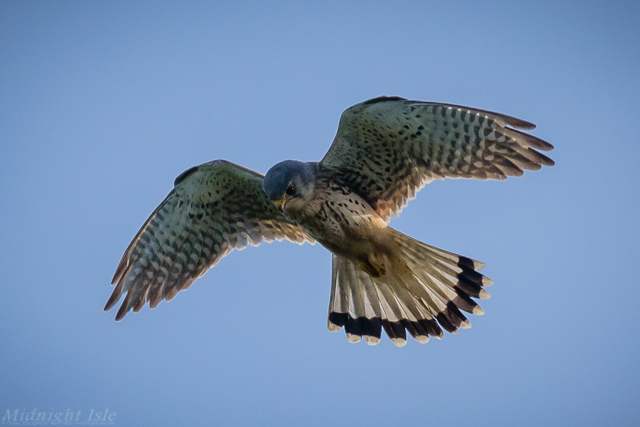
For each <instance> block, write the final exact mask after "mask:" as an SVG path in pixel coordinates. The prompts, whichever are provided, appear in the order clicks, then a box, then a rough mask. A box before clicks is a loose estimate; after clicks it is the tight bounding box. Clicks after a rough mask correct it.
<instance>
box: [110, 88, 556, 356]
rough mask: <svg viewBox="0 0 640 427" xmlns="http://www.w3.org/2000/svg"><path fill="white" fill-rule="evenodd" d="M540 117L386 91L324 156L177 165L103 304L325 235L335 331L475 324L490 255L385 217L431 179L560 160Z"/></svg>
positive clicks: (370, 335) (360, 109) (397, 337)
mask: <svg viewBox="0 0 640 427" xmlns="http://www.w3.org/2000/svg"><path fill="white" fill-rule="evenodd" d="M534 128H535V125H533V124H532V123H529V122H526V121H524V120H520V119H517V118H515V117H511V116H507V115H504V114H498V113H492V112H489V111H484V110H477V109H473V108H468V107H462V106H458V105H449V104H440V103H434V102H420V101H409V100H406V99H404V98H399V97H379V98H375V99H371V100H368V101H365V102H362V103H360V104H357V105H354V106H352V107H350V108H348V109H347V110H346V111H344V113H343V114H342V117H341V118H340V125H339V127H338V133H337V135H336V137H335V139H334V141H333V144H332V145H331V147H330V148H329V151H328V152H327V154H326V155H325V156H324V158H323V159H322V160H321V161H320V162H308V163H304V162H299V161H294V160H287V161H284V162H281V163H278V164H276V165H275V166H273V167H272V168H271V169H269V171H268V172H267V174H266V176H263V175H261V174H259V173H257V172H254V171H251V170H248V169H245V168H243V167H241V166H238V165H236V164H233V163H230V162H227V161H224V160H215V161H213V162H209V163H205V164H202V165H200V166H196V167H193V168H191V169H188V170H187V171H185V172H183V173H182V174H180V175H179V176H178V177H177V178H176V180H175V183H174V188H173V190H171V192H170V193H169V195H168V196H167V197H166V198H165V199H164V200H163V201H162V203H160V206H158V207H157V208H156V210H155V211H153V213H152V214H151V216H150V217H149V219H147V221H146V222H145V224H144V225H143V226H142V228H141V229H140V231H138V234H137V235H136V236H135V237H134V239H133V241H132V242H131V244H130V245H129V247H128V248H127V250H126V251H125V253H124V255H123V256H122V259H121V261H120V264H119V265H118V268H117V270H116V273H115V276H114V278H113V281H112V284H114V285H115V289H114V291H113V294H112V295H111V297H110V298H109V301H108V302H107V304H106V306H105V311H106V310H109V309H111V308H112V307H113V306H114V305H115V304H116V303H117V302H118V300H119V299H120V297H121V295H122V294H123V293H125V292H126V296H125V298H124V301H123V303H122V305H121V306H120V309H119V310H118V313H117V315H116V320H121V319H122V318H123V317H124V316H125V315H126V314H127V312H128V311H129V310H130V309H132V308H133V311H135V312H137V311H139V310H140V309H142V307H143V306H144V305H145V303H146V302H147V301H148V302H149V305H150V307H151V308H154V307H156V306H157V305H158V303H160V301H162V300H163V299H166V300H167V301H169V300H171V299H172V298H173V297H174V296H175V295H176V294H177V293H178V291H180V290H184V289H187V288H188V287H189V286H190V285H191V284H192V283H193V282H194V281H195V280H196V279H198V278H199V277H200V276H202V275H203V274H204V273H205V272H206V271H207V270H208V269H210V268H211V267H213V266H214V265H215V264H216V263H217V262H218V261H220V260H221V259H222V258H223V257H224V256H225V255H227V254H228V253H229V252H230V251H231V250H233V249H243V248H244V247H245V246H247V244H249V245H253V246H257V245H259V244H260V243H261V242H263V241H266V242H271V241H273V240H278V241H281V240H283V239H287V240H289V241H292V242H295V243H298V244H302V243H304V242H309V243H312V244H313V243H315V242H316V241H317V242H319V243H320V244H321V245H322V246H324V247H325V248H327V249H328V250H329V251H331V252H332V254H333V259H332V264H333V266H332V281H331V298H330V302H329V321H328V324H329V330H331V331H337V330H339V329H341V328H342V327H343V326H344V328H345V331H346V335H347V338H348V340H349V341H351V342H357V341H360V339H361V338H363V337H364V339H365V341H366V342H367V343H368V344H377V343H378V342H379V341H380V337H381V333H382V329H383V328H384V330H385V331H386V333H387V335H388V336H389V338H390V339H391V341H392V342H393V343H394V344H395V345H397V346H402V345H404V344H405V343H406V331H409V333H410V334H411V336H413V337H414V338H415V339H416V340H417V341H418V342H421V343H426V342H427V341H429V337H430V336H432V337H436V338H442V336H443V331H442V330H443V329H444V330H446V331H448V332H450V333H457V332H458V328H462V329H465V328H469V327H470V326H471V325H470V323H469V321H468V320H467V318H466V317H465V315H464V314H463V313H462V311H464V312H467V313H472V314H476V315H480V314H483V313H484V311H483V310H482V308H480V306H479V305H478V303H477V302H476V301H475V300H474V299H486V298H489V293H488V292H487V291H486V290H485V289H484V288H485V287H487V286H490V285H491V284H492V281H491V280H490V279H489V278H487V277H486V276H483V275H482V274H480V273H479V272H478V271H479V270H481V269H482V268H483V267H484V264H483V263H481V262H479V261H475V260H473V259H470V258H467V257H464V256H460V255H456V254H454V253H451V252H447V251H444V250H442V249H438V248H435V247H433V246H430V245H427V244H425V243H422V242H419V241H417V240H415V239H412V238H411V237H409V236H407V235H405V234H402V233H401V232H399V231H397V230H395V229H393V228H391V227H390V226H389V225H388V222H389V218H390V217H392V216H396V215H397V214H398V213H399V212H400V211H401V210H402V208H403V207H404V206H405V205H406V203H407V202H408V201H409V200H411V199H413V198H414V197H415V194H416V193H417V192H418V190H420V189H421V188H422V187H423V186H424V185H425V184H427V183H429V182H431V181H433V180H434V179H438V180H442V179H444V178H475V179H502V180H503V179H506V178H507V177H508V176H521V175H522V174H523V170H539V169H541V167H542V165H545V166H553V165H554V162H553V160H551V159H550V158H548V157H547V156H545V155H543V154H542V153H540V152H539V151H537V150H552V149H553V146H552V145H551V144H549V143H547V142H545V141H543V140H541V139H539V138H536V137H534V136H532V135H529V134H526V133H523V132H521V131H519V130H517V129H534Z"/></svg>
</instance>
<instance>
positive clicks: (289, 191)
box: [285, 183, 296, 196]
mask: <svg viewBox="0 0 640 427" xmlns="http://www.w3.org/2000/svg"><path fill="white" fill-rule="evenodd" d="M295 192H296V185H295V184H293V183H291V184H289V186H288V187H287V191H285V193H287V195H288V196H293V194H294V193H295Z"/></svg>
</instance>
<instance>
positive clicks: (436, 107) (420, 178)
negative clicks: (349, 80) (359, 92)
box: [320, 97, 554, 218]
mask: <svg viewBox="0 0 640 427" xmlns="http://www.w3.org/2000/svg"><path fill="white" fill-rule="evenodd" d="M534 128H535V125H534V124H532V123H529V122H526V121H524V120H520V119H517V118H515V117H511V116H507V115H504V114H498V113H492V112H489V111H484V110H477V109H473V108H468V107H462V106H458V105H449V104H439V103H434V102H420V101H409V100H406V99H404V98H399V97H380V98H374V99H371V100H369V101H365V102H363V103H360V104H356V105H354V106H352V107H350V108H348V109H347V110H346V111H345V112H344V113H342V117H341V118H340V125H339V127H338V133H337V135H336V137H335V139H334V141H333V144H332V145H331V147H330V148H329V151H328V152H327V154H326V155H325V156H324V158H323V159H322V161H321V162H320V166H321V167H324V168H326V169H332V170H336V171H337V172H338V173H339V174H340V177H341V178H342V179H343V180H344V181H345V182H346V183H347V184H348V185H349V186H350V187H351V188H352V189H353V190H354V191H356V192H357V193H358V194H359V195H360V196H361V197H363V198H364V199H365V200H367V201H368V202H369V203H370V204H371V206H372V207H373V208H374V209H376V211H377V212H378V213H379V214H380V215H381V216H382V217H383V218H388V217H389V216H395V215H397V214H398V213H399V212H400V211H401V210H402V208H403V207H404V205H406V203H407V201H408V200H410V199H412V198H414V197H415V194H416V192H417V191H418V190H420V189H421V188H422V187H423V186H424V185H425V184H427V183H429V182H431V181H433V180H434V179H444V178H447V177H449V178H475V179H506V177H508V176H521V175H522V174H523V170H526V169H529V170H539V169H540V168H541V167H542V165H545V166H553V165H554V162H553V160H551V159H550V158H548V157H547V156H545V155H544V154H542V153H540V152H539V151H537V150H545V151H546V150H552V149H553V146H552V145H551V144H549V143H548V142H545V141H543V140H541V139H539V138H536V137H534V136H532V135H529V134H526V133H524V132H521V131H519V130H517V129H534Z"/></svg>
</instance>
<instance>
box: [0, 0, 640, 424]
mask: <svg viewBox="0 0 640 427" xmlns="http://www.w3.org/2000/svg"><path fill="white" fill-rule="evenodd" d="M639 18H640V13H639V10H638V6H637V4H636V3H635V2H587V1H585V2H558V1H553V2H528V3H525V2H506V1H505V2H427V1H424V2H419V1H415V2H411V1H394V2H375V1H374V2H364V1H363V2H342V1H329V2H280V3H270V2H243V1H237V2H204V1H203V2H118V1H109V2H85V1H77V2H67V1H48V2H28V1H3V2H1V3H0V162H1V165H2V166H1V167H0V195H1V199H0V200H1V202H0V218H1V221H0V271H1V272H2V276H1V283H2V298H1V299H0V325H1V326H0V332H1V342H2V350H1V351H0V369H1V371H0V376H1V377H0V378H1V379H0V411H2V416H4V415H5V413H6V410H7V409H10V410H12V411H13V410H15V409H19V410H23V409H24V410H26V411H30V410H32V409H34V408H36V409H37V410H39V411H65V410H67V409H71V410H72V411H78V410H80V411H83V414H88V412H89V411H90V410H91V409H97V410H104V409H107V408H108V409H109V411H112V412H116V414H117V418H116V419H115V424H116V425H123V426H124V425H145V424H146V425H150V424H157V425H179V424H183V425H184V424H198V423H199V424H210V425H278V426H299V425H318V426H326V425H349V426H360V425H421V426H425V425H466V424H475V425H484V426H500V425H505V426H513V425H532V426H539V425H581V426H589V425H593V426H600V425H638V424H640V404H639V402H640V392H639V389H638V383H639V382H640V368H639V367H638V360H639V357H640V348H639V344H640V343H639V334H638V328H637V326H636V325H637V323H638V321H637V313H638V310H637V304H638V301H639V299H640V298H639V297H640V280H639V279H638V274H637V268H638V257H639V255H640V253H639V252H640V251H639V250H638V239H639V238H640V227H639V226H638V218H640V208H639V201H640V191H639V190H640V188H639V179H638V178H639V175H640V174H639V172H638V166H637V165H638V160H639V158H640V148H639V147H640V144H639V140H638V124H639V123H640V114H639V109H638V101H640V90H639V84H638V82H639V76H640V54H639V53H640V51H639V50H638V46H640V27H639V26H638V20H639ZM383 94H385V95H399V96H404V97H408V98H412V99H420V100H430V101H440V102H450V103H456V104H463V105H469V106H474V107H477V108H482V109H489V110H495V111H499V112H503V113H507V114H510V115H514V116H517V117H521V118H523V119H526V120H529V121H532V122H534V123H536V124H538V129H537V130H535V131H534V134H535V135H537V136H539V137H541V138H543V139H545V140H547V141H549V142H551V143H553V144H554V145H555V146H556V150H555V151H553V152H552V154H551V156H552V158H553V159H554V160H555V161H556V162H557V165H556V166H555V167H553V168H546V169H543V170H542V171H540V172H535V173H529V172H528V173H526V174H525V176H524V177H523V178H519V179H509V180H507V181H505V182H493V181H492V182H475V181H461V180H457V181H456V180H450V181H445V182H437V183H434V184H432V185H429V186H428V187H427V188H425V189H423V190H422V192H421V193H420V194H419V196H418V198H417V199H416V200H414V201H413V202H412V203H411V204H410V205H409V206H408V207H407V208H406V209H405V210H404V211H403V213H402V216H401V217H399V218H397V219H394V220H393V221H392V225H393V226H394V227H396V228H398V229H400V230H401V231H403V232H405V233H407V234H410V235H411V236H414V237H416V238H418V239H420V240H422V241H425V242H428V243H430V244H433V245H436V246H439V247H442V248H444V249H447V250H450V251H454V252H457V253H460V254H464V255H467V256H470V257H473V258H476V259H479V260H482V261H484V262H486V263H487V267H486V270H485V271H486V274H487V275H488V276H489V277H491V278H492V279H493V280H494V281H495V285H494V286H493V287H492V288H491V293H492V298H491V299H490V300H488V301H485V302H484V304H483V307H484V309H485V311H486V315H484V316H482V317H473V318H472V319H471V321H472V324H473V328H472V329H471V330H465V331H462V332H461V334H460V335H458V336H452V335H446V336H445V338H444V339H443V340H441V341H437V340H432V341H431V342H430V343H429V344H427V345H420V344H418V343H416V342H415V341H410V342H408V344H407V345H406V346H405V347H404V348H401V349H398V348H396V347H394V346H393V345H392V344H391V343H390V341H389V340H388V339H386V338H385V339H383V341H382V342H381V344H380V345H378V346H376V347H369V346H367V345H365V344H364V343H360V344H357V345H352V344H349V343H348V342H347V340H346V338H345V336H344V332H342V331H341V332H339V333H330V332H328V331H327V329H326V316H327V309H328V301H329V289H330V254H329V252H328V251H326V250H325V249H323V248H322V247H321V246H319V245H317V246H313V247H312V246H309V245H307V246H304V247H298V246H296V245H292V244H288V243H280V244H272V245H263V246H261V247H260V248H249V249H247V250H245V251H243V252H234V253H232V254H231V255H230V256H228V257H227V258H225V259H224V260H223V261H222V262H221V263H220V264H219V265H218V266H216V268H215V269H213V270H211V271H209V272H208V273H207V274H206V276H204V277H203V278H202V279H200V280H199V281H198V282H197V283H196V284H194V285H193V286H192V287H191V288H190V289H189V291H188V292H183V293H181V294H179V295H178V297H176V299H175V300H173V301H172V302H170V303H166V302H163V303H162V304H160V306H159V307H158V308H157V309H155V310H153V311H150V310H149V309H148V307H145V309H144V310H143V311H142V312H140V313H137V314H130V315H129V316H127V317H126V318H125V320H124V321H122V322H119V323H116V322H115V321H114V316H115V310H114V311H112V312H109V313H104V312H103V311H102V307H103V306H104V303H105V302H106V300H107V298H108V297H109V295H110V293H111V287H110V285H109V283H110V280H111V277H112V275H113V273H114V271H115V268H116V265H117V263H118V261H119V259H120V256H121V255H122V252H123V251H124V249H125V248H126V246H127V245H128V243H129V241H130V240H131V238H132V237H133V236H134V234H135V233H136V231H137V230H138V228H139V227H140V226H141V225H142V223H143V222H144V220H145V219H146V218H147V216H148V215H149V213H151V211H152V210H153V209H154V208H155V207H156V206H157V205H158V203H159V202H160V201H161V200H162V199H163V198H164V196H165V195H166V194H167V193H168V192H169V191H170V189H171V187H172V183H173V179H174V178H175V177H176V176H177V175H178V174H179V173H180V172H182V171H183V170H185V169H187V168H189V167H190V166H193V165H196V164H200V163H204V162H206V161H210V160H213V159H219V158H220V159H228V160H231V161H233V162H236V163H239V164H241V165H244V166H246V167H249V168H252V169H255V170H257V171H260V172H262V173H264V172H266V171H267V169H268V168H269V167H270V166H271V165H273V164H274V163H276V162H278V161H280V160H284V159H289V158H293V159H299V160H305V161H310V160H318V159H320V158H321V157H322V155H323V154H324V153H325V151H326V150H327V148H328V147H329V144H330V143H331V141H332V138H333V136H334V134H335V131H336V129H337V125H338V119H339V116H340V114H341V112H342V111H343V110H344V109H345V108H347V107H349V106H350V105H353V104H355V103H357V102H360V101H363V100H365V99H368V98H372V97H375V96H378V95H383ZM83 416H84V415H83Z"/></svg>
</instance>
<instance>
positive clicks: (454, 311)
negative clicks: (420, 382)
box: [329, 229, 493, 347]
mask: <svg viewBox="0 0 640 427" xmlns="http://www.w3.org/2000/svg"><path fill="white" fill-rule="evenodd" d="M389 231H390V233H391V239H392V244H395V246H396V247H397V249H398V251H397V252H398V253H397V257H396V258H395V259H394V260H393V261H392V262H390V263H389V264H390V265H388V266H387V269H386V272H385V273H384V274H383V275H381V276H379V277H372V276H370V275H369V274H368V273H366V272H365V271H363V270H362V269H360V267H359V266H358V265H357V264H356V263H354V262H353V261H351V260H349V259H347V258H344V257H342V256H340V255H335V254H334V255H333V271H332V286H331V301H330V304H329V330H330V331H338V330H340V329H341V328H342V327H343V326H344V328H345V332H346V334H347V338H348V340H349V341H350V342H358V341H360V339H361V338H363V337H364V339H365V341H366V342H367V344H370V345H374V344H377V343H378V342H380V337H381V333H382V329H383V328H384V330H385V332H386V333H387V335H388V336H389V338H390V339H391V341H392V342H393V343H394V344H395V345H397V346H399V347H401V346H403V345H405V344H406V340H407V336H406V331H409V333H410V334H411V336H413V337H414V338H415V339H416V341H418V342H420V343H426V342H428V341H429V337H436V338H438V339H440V338H442V337H443V335H444V333H443V331H442V329H445V330H446V331H448V332H450V333H458V328H460V329H468V328H470V327H471V323H470V322H469V320H467V318H466V317H465V316H464V314H462V311H465V312H467V313H472V314H475V315H481V314H484V311H483V310H482V308H481V307H480V306H479V305H478V303H476V302H475V301H474V300H473V298H477V299H487V298H489V293H488V292H487V291H486V290H485V289H484V287H487V286H490V285H491V284H492V283H493V282H492V281H491V279H489V278H488V277H485V276H483V275H482V274H480V273H478V271H477V270H480V269H482V268H483V267H484V264H483V263H481V262H479V261H475V260H472V259H470V258H467V257H464V256H460V255H456V254H453V253H451V252H447V251H443V250H442V249H438V248H436V247H433V246H429V245H427V244H425V243H422V242H419V241H417V240H415V239H412V238H411V237H409V236H406V235H404V234H402V233H400V232H399V231H397V230H393V229H389Z"/></svg>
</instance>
